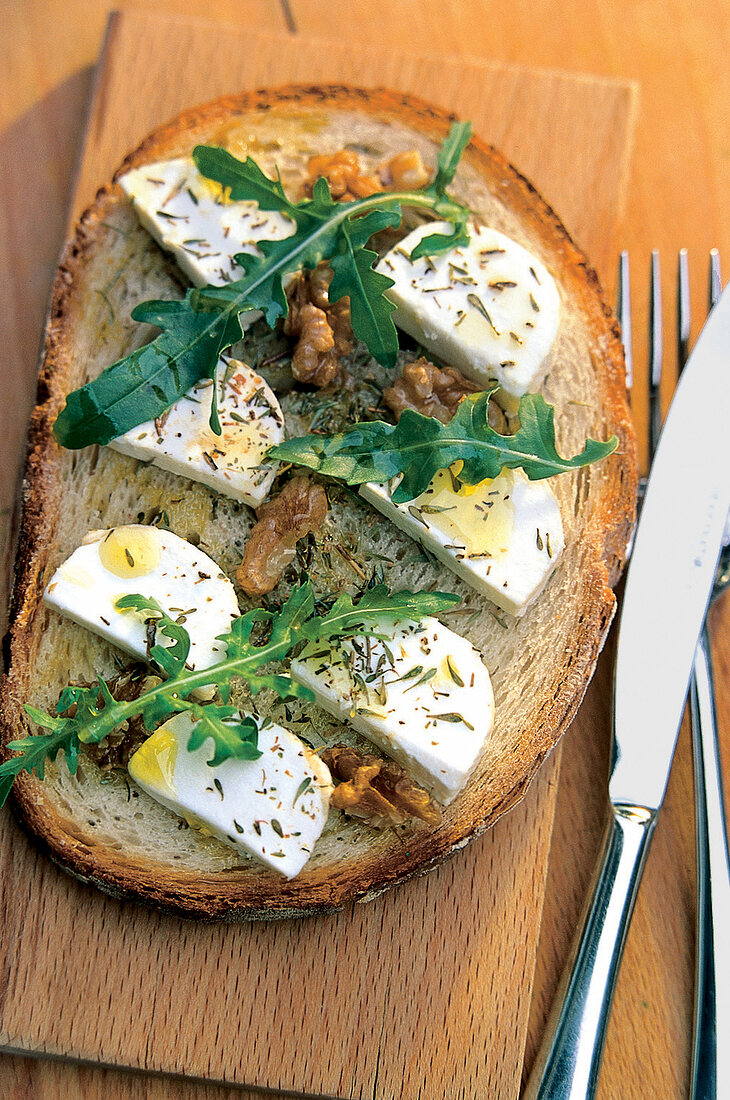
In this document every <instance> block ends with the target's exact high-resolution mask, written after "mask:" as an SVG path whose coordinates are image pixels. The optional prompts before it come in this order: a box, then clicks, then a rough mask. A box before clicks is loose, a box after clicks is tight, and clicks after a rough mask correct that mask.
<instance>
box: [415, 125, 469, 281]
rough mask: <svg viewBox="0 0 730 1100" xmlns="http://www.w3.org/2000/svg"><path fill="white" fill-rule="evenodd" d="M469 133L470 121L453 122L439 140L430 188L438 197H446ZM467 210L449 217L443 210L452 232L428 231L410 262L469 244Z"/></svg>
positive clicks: (442, 198) (436, 210)
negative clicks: (435, 169)
mask: <svg viewBox="0 0 730 1100" xmlns="http://www.w3.org/2000/svg"><path fill="white" fill-rule="evenodd" d="M471 134H472V127H471V123H470V122H455V123H453V125H452V127H451V129H450V130H449V133H448V136H447V137H446V138H445V140H444V142H443V143H442V145H441V148H440V149H439V154H438V170H437V172H436V177H435V179H434V181H433V183H432V184H431V186H430V188H429V190H430V191H432V192H433V194H434V195H436V196H437V198H438V199H441V200H447V201H448V196H447V195H446V188H447V187H448V186H449V184H450V183H451V181H452V180H453V178H454V175H455V173H456V169H457V167H458V165H459V161H460V160H461V155H462V153H463V152H464V150H465V149H466V147H467V145H468V144H469V139H470V138H471ZM434 213H435V214H437V215H440V214H441V210H440V205H439V203H438V202H437V203H436V205H435V206H434ZM469 213H470V212H469V211H468V210H465V211H464V213H463V214H461V215H458V214H457V215H456V216H453V215H452V216H451V217H449V215H448V213H447V212H446V211H444V214H443V216H444V218H446V219H447V220H450V221H452V222H453V225H454V229H453V232H452V233H431V234H429V235H428V236H427V237H422V238H421V240H420V241H419V242H418V244H417V245H416V247H415V248H414V249H413V251H412V252H411V263H412V262H413V261H414V260H417V259H419V258H420V257H422V256H435V255H437V254H438V253H439V252H446V251H448V249H450V248H456V247H457V246H458V245H461V244H468V243H469V231H468V229H467V222H468V220H469Z"/></svg>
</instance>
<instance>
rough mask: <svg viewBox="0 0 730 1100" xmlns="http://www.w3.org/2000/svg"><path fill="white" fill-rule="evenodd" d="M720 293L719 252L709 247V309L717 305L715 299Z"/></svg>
mask: <svg viewBox="0 0 730 1100" xmlns="http://www.w3.org/2000/svg"><path fill="white" fill-rule="evenodd" d="M721 294H722V275H721V273H720V253H719V252H718V250H717V249H716V248H711V249H710V309H714V307H715V306H716V305H717V299H718V298H719V297H720V295H721Z"/></svg>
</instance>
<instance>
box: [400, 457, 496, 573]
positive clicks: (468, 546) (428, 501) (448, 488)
mask: <svg viewBox="0 0 730 1100" xmlns="http://www.w3.org/2000/svg"><path fill="white" fill-rule="evenodd" d="M461 465H462V464H461V463H454V466H453V467H452V468H451V469H450V470H439V471H438V473H437V474H436V475H435V476H434V478H433V480H432V481H431V484H430V485H429V487H428V489H427V490H426V491H425V492H424V493H422V494H421V496H420V497H417V498H416V500H414V501H413V505H414V506H415V507H416V508H418V509H420V508H422V507H423V506H424V505H425V507H426V508H427V509H428V511H427V512H424V513H423V518H424V520H425V521H426V522H427V523H428V526H429V527H430V528H432V529H434V530H437V531H440V532H442V533H443V534H444V536H445V537H446V539H447V540H448V542H449V543H451V544H453V545H456V546H463V547H464V553H466V554H488V555H490V556H492V557H496V556H497V555H498V554H501V553H504V552H505V551H506V550H507V549H508V547H509V544H510V541H511V538H512V532H513V529H514V522H515V510H514V505H513V503H512V500H511V489H512V483H513V476H512V473H511V471H509V470H505V471H503V473H502V474H501V475H500V477H499V478H498V479H492V478H486V479H485V480H484V481H480V482H479V484H478V485H461V484H460V483H458V482H457V480H456V478H457V477H458V472H459V470H460V469H461ZM456 486H458V489H456V491H455V487H456ZM440 509H443V511H441V510H440Z"/></svg>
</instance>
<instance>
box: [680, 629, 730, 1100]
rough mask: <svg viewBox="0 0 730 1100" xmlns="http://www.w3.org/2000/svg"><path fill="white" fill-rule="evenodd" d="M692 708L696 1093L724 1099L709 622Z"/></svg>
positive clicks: (728, 990) (728, 1070) (723, 905)
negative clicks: (695, 927) (695, 874)
mask: <svg viewBox="0 0 730 1100" xmlns="http://www.w3.org/2000/svg"><path fill="white" fill-rule="evenodd" d="M690 713H691V717H692V749H693V758H694V768H695V817H696V825H697V948H696V975H695V1018H694V1043H693V1051H692V1091H691V1097H692V1100H719V1098H722V1097H726V1096H730V1049H729V1048H728V1042H729V1040H730V947H728V936H727V930H728V928H729V927H730V868H729V865H728V842H727V832H726V829H725V812H724V802H723V795H722V774H721V771H720V760H719V754H718V740H717V721H716V717H715V697H714V684H713V677H712V661H711V658H710V641H709V635H708V632H707V626H706V625H705V628H704V630H703V632H702V634H701V636H700V640H699V642H698V644H697V653H696V655H695V666H694V675H693V677H692V684H691V687H690ZM718 979H719V980H718ZM718 1037H719V1039H720V1041H719V1042H718Z"/></svg>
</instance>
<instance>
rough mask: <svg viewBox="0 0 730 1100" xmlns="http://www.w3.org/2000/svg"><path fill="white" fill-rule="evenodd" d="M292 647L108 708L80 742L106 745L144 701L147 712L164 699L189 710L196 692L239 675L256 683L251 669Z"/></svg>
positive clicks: (214, 668)
mask: <svg viewBox="0 0 730 1100" xmlns="http://www.w3.org/2000/svg"><path fill="white" fill-rule="evenodd" d="M292 645H293V639H291V638H284V639H283V640H282V641H280V642H278V643H274V644H273V645H265V646H260V647H258V648H257V649H255V651H254V653H251V654H248V655H246V656H243V657H233V658H231V659H230V660H227V661H221V662H220V664H217V665H211V666H210V667H209V668H202V669H199V670H197V671H185V672H183V673H181V674H180V675H179V676H177V677H176V679H175V680H173V681H167V680H163V682H162V683H161V684H158V685H157V687H153V688H150V689H149V690H147V691H145V692H144V695H143V696H140V697H139V698H137V699H132V700H131V701H130V702H127V703H118V704H117V705H116V706H114V707H105V708H104V710H103V711H102V712H101V713H100V714H99V716H98V718H94V719H93V720H92V721H91V722H89V723H88V725H87V726H85V728H84V729H83V730H82V731H80V733H79V740H80V741H81V742H83V744H96V743H97V742H98V741H102V740H103V739H104V738H105V737H108V736H109V734H110V733H112V731H113V730H114V729H116V727H117V726H119V725H121V723H122V722H124V721H126V719H127V718H133V717H134V716H135V715H137V714H139V713H140V702H141V701H142V700H144V709H146V708H147V707H148V706H149V705H150V704H151V703H153V702H154V701H155V700H157V699H164V698H169V699H175V700H177V701H179V703H180V709H181V710H185V709H188V708H187V707H186V705H185V703H186V700H187V696H188V695H190V694H191V692H193V691H195V689H196V688H200V687H207V686H209V685H210V684H216V685H217V684H219V683H220V682H221V681H224V682H225V681H226V680H228V679H229V678H230V677H231V676H235V675H240V676H243V678H244V679H253V678H254V677H253V676H249V677H247V676H246V670H247V669H249V668H250V666H251V665H253V670H254V671H255V670H256V669H257V668H259V666H260V665H262V664H264V663H268V662H269V661H280V660H282V659H283V658H284V657H286V655H287V654H288V652H289V650H290V649H291V647H292Z"/></svg>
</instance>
